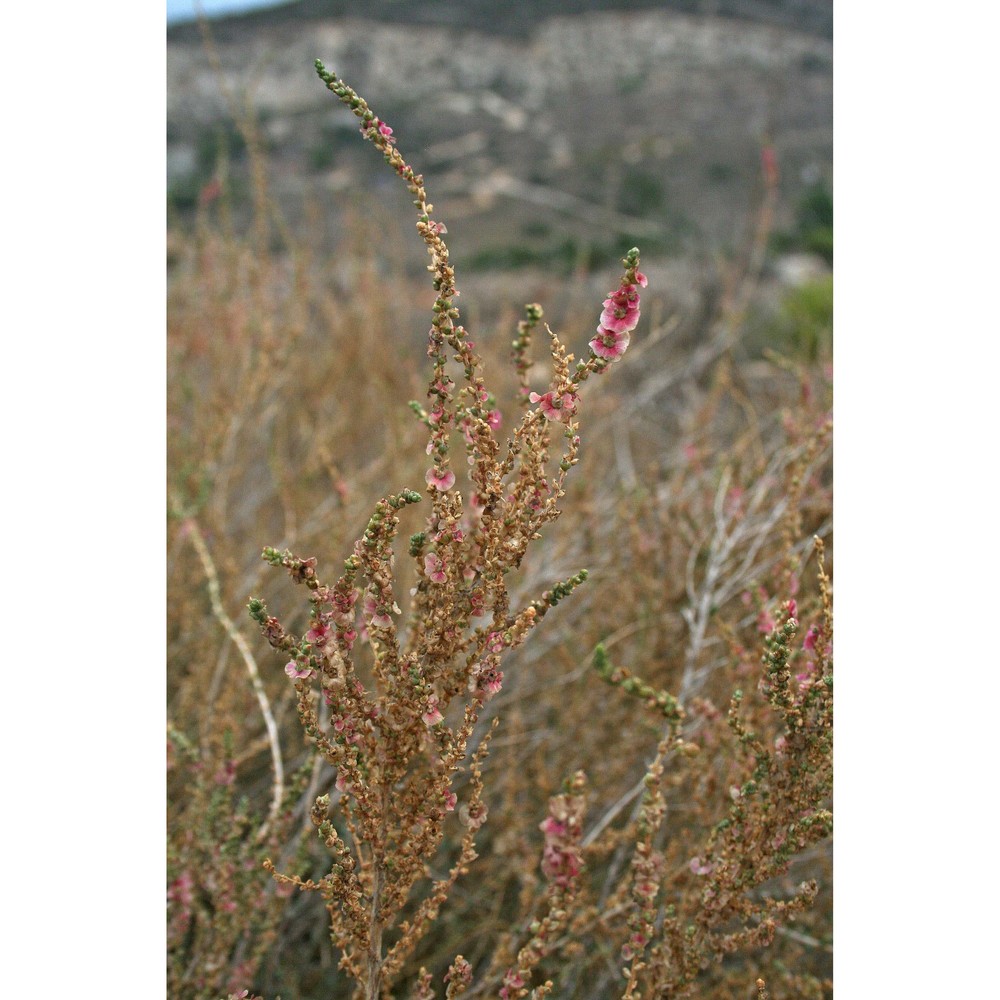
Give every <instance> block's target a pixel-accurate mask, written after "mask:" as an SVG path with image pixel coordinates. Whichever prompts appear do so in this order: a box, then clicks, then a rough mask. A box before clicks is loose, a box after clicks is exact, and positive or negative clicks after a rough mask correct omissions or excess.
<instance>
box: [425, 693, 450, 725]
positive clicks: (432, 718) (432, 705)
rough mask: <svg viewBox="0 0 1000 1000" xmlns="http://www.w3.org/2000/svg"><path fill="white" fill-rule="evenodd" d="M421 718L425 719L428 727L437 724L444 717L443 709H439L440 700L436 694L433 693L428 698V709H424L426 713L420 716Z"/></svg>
mask: <svg viewBox="0 0 1000 1000" xmlns="http://www.w3.org/2000/svg"><path fill="white" fill-rule="evenodd" d="M420 718H422V719H423V720H424V725H425V726H427V727H428V728H430V727H431V726H436V725H437V724H438V723H439V722H440V721H441V720H442V719H443V718H444V716H443V715H442V714H441V711H440V710H439V709H438V700H437V698H436V697H435V696H434V695H431V696H430V698H428V699H427V709H426V710H425V711H424V714H423V715H422V716H420Z"/></svg>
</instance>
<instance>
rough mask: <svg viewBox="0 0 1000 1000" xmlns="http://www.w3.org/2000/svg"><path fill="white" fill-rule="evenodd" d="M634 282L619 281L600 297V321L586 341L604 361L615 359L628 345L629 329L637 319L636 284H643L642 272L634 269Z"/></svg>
mask: <svg viewBox="0 0 1000 1000" xmlns="http://www.w3.org/2000/svg"><path fill="white" fill-rule="evenodd" d="M635 280H636V284H634V285H633V284H631V283H630V282H628V281H622V284H621V285H620V286H619V288H618V291H616V292H611V293H609V295H608V297H607V298H606V299H605V300H604V311H603V312H602V313H601V325H600V326H599V327H598V328H597V336H596V337H595V338H594V339H593V340H592V341H591V342H590V349H591V350H592V351H593V352H594V354H596V355H597V357H599V358H604V360H605V361H617V360H618V359H619V358H620V357H621V356H622V355H623V354H624V353H625V350H626V348H627V347H628V345H629V340H630V337H631V333H632V331H633V330H634V329H635V327H636V324H637V323H638V322H639V287H640V286H641V287H643V288H645V287H646V284H647V281H646V276H645V275H644V274H643V273H642V272H641V271H636V272H635Z"/></svg>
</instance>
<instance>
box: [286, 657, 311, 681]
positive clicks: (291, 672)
mask: <svg viewBox="0 0 1000 1000" xmlns="http://www.w3.org/2000/svg"><path fill="white" fill-rule="evenodd" d="M285 673H286V674H288V676H289V677H292V678H294V679H295V680H303V679H305V678H306V677H312V670H311V669H310V668H309V667H302V668H301V669H300V668H299V665H298V663H296V661H295V660H289V661H288V663H286V664H285Z"/></svg>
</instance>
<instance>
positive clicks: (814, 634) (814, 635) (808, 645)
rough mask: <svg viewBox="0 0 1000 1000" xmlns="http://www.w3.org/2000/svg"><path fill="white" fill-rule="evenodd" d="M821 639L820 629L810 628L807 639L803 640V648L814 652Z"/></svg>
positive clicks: (812, 626)
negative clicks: (817, 642)
mask: <svg viewBox="0 0 1000 1000" xmlns="http://www.w3.org/2000/svg"><path fill="white" fill-rule="evenodd" d="M818 638H819V629H818V628H816V626H815V625H810V626H809V631H808V632H806V637H805V638H804V639H803V640H802V648H803V649H807V650H814V649H815V648H816V640H817V639H818Z"/></svg>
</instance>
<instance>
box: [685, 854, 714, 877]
mask: <svg viewBox="0 0 1000 1000" xmlns="http://www.w3.org/2000/svg"><path fill="white" fill-rule="evenodd" d="M688 867H689V868H690V869H691V871H692V872H694V874H695V875H708V874H709V873H710V872H711V871H712V869H713V867H714V865H711V864H707V863H706V862H703V861H702V860H701V858H692V859H691V861H690V863H689V864H688Z"/></svg>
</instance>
